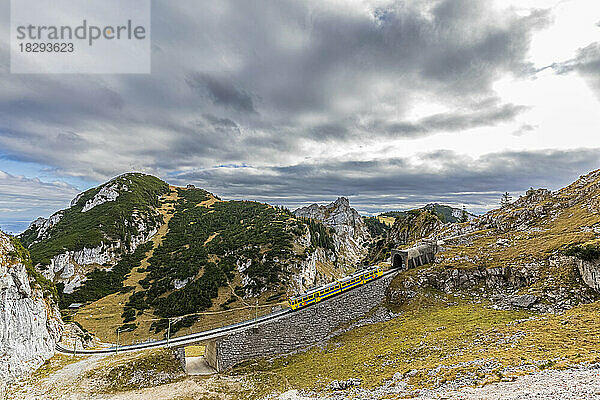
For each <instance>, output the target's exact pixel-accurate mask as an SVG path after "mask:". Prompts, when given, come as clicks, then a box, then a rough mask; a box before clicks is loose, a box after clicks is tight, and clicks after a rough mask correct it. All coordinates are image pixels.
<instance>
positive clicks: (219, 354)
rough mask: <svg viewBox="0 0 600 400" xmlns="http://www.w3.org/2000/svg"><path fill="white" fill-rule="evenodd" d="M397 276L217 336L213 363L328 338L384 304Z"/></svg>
mask: <svg viewBox="0 0 600 400" xmlns="http://www.w3.org/2000/svg"><path fill="white" fill-rule="evenodd" d="M394 276H395V274H390V275H388V276H385V277H383V278H380V279H378V280H376V281H374V282H371V283H369V284H366V285H363V286H361V287H359V288H356V289H354V290H351V291H350V292H347V293H343V294H341V295H339V296H336V297H334V298H332V299H330V300H327V301H323V302H320V303H317V304H315V305H313V306H310V307H307V308H304V309H300V310H297V311H295V312H293V313H291V314H287V315H284V316H282V317H280V318H278V319H276V320H272V321H268V322H265V323H263V324H259V325H258V326H255V327H251V328H248V329H247V330H245V331H242V332H238V333H234V334H231V335H228V336H226V337H223V338H220V339H218V340H217V341H216V343H215V345H216V346H215V350H216V360H217V363H216V364H217V365H213V367H215V369H216V370H217V371H224V370H226V369H228V368H231V367H232V366H234V365H236V364H238V363H240V362H242V361H246V360H250V359H253V358H259V357H265V356H273V355H276V354H285V353H289V352H292V351H294V350H298V349H301V348H303V347H307V346H310V345H312V344H315V343H318V342H321V341H323V340H326V339H327V338H328V336H329V335H330V334H331V332H332V331H334V330H335V329H336V328H339V327H340V326H341V325H343V324H347V323H349V322H351V321H353V320H355V319H357V318H360V317H362V316H363V315H365V314H366V313H367V312H369V311H370V310H371V309H373V308H374V307H376V306H378V305H379V304H381V302H382V301H383V300H384V298H385V291H386V288H387V287H388V286H389V284H390V282H391V281H392V279H393V278H394ZM211 350H212V349H211Z"/></svg>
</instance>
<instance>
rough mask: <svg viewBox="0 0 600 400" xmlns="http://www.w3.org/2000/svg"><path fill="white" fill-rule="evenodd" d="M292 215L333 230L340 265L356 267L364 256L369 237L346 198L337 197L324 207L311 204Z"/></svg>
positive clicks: (357, 214) (358, 215) (364, 225)
mask: <svg viewBox="0 0 600 400" xmlns="http://www.w3.org/2000/svg"><path fill="white" fill-rule="evenodd" d="M294 214H295V215H296V216H298V217H305V218H312V219H314V220H317V221H320V222H322V223H323V225H325V226H327V227H330V228H333V229H334V230H335V234H334V244H335V247H336V251H337V252H338V254H340V261H341V262H342V263H345V264H348V265H356V264H357V263H359V262H360V261H361V260H362V259H363V258H364V256H365V255H366V249H365V244H366V243H368V242H369V241H370V240H371V235H370V234H369V230H368V228H367V225H366V224H365V222H364V221H363V219H362V218H361V217H360V214H359V213H358V211H356V210H355V209H354V208H352V207H350V201H349V200H348V199H347V198H346V197H338V199H337V200H336V201H334V202H332V203H329V204H328V205H326V206H323V205H319V204H316V203H315V204H311V205H310V206H308V207H302V208H299V209H297V210H296V211H294Z"/></svg>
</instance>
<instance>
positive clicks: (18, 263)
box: [0, 232, 63, 382]
mask: <svg viewBox="0 0 600 400" xmlns="http://www.w3.org/2000/svg"><path fill="white" fill-rule="evenodd" d="M19 250H21V251H19ZM23 254H26V253H25V252H24V249H22V248H21V249H19V248H18V245H16V244H15V243H13V241H12V240H11V238H10V237H9V236H7V235H5V234H4V233H2V232H0V381H5V382H6V381H10V380H11V379H13V378H16V377H19V376H21V375H23V374H27V373H29V372H31V371H33V370H35V369H36V368H38V367H39V366H40V365H41V364H42V363H43V362H44V361H45V360H46V359H48V358H50V357H51V356H52V355H53V354H54V348H55V345H56V343H57V341H59V340H60V336H61V332H62V327H63V323H62V320H61V318H60V312H59V310H58V308H57V306H56V304H55V303H54V302H53V300H52V299H50V298H48V297H46V298H45V297H44V293H43V291H42V289H41V287H40V286H39V285H38V284H37V283H36V281H35V279H34V278H33V277H32V276H29V275H28V272H27V269H26V263H28V262H29V260H27V259H23Z"/></svg>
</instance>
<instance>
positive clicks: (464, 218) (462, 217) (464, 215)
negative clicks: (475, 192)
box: [460, 206, 469, 222]
mask: <svg viewBox="0 0 600 400" xmlns="http://www.w3.org/2000/svg"><path fill="white" fill-rule="evenodd" d="M468 220H469V215H468V214H467V209H466V208H465V206H463V208H462V214H461V215H460V222H467V221H468Z"/></svg>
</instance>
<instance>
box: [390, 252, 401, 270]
mask: <svg viewBox="0 0 600 400" xmlns="http://www.w3.org/2000/svg"><path fill="white" fill-rule="evenodd" d="M392 268H394V269H402V256H400V254H394V259H393V260H392Z"/></svg>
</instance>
